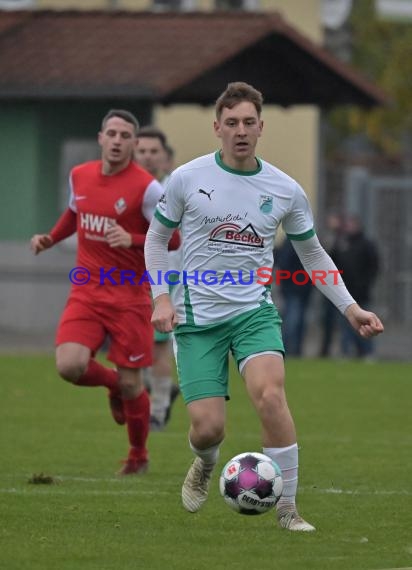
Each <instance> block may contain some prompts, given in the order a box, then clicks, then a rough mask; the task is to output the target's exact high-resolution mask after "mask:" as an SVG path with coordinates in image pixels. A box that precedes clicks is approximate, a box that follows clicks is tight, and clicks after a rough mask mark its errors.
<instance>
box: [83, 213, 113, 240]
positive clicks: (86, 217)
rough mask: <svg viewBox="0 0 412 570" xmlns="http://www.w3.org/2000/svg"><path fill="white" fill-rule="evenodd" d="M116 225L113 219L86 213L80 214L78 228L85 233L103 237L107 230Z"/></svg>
mask: <svg viewBox="0 0 412 570" xmlns="http://www.w3.org/2000/svg"><path fill="white" fill-rule="evenodd" d="M115 224H116V220H115V219H114V218H108V217H107V216H98V215H97V214H88V213H87V212H80V227H81V228H82V229H83V230H84V231H85V232H93V233H96V234H101V235H104V234H105V233H106V232H107V230H108V229H109V228H110V227H112V226H114V225H115Z"/></svg>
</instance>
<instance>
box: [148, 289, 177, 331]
mask: <svg viewBox="0 0 412 570" xmlns="http://www.w3.org/2000/svg"><path fill="white" fill-rule="evenodd" d="M154 304H155V308H154V311H153V315H152V325H153V326H154V327H155V329H156V330H158V331H159V332H163V333H167V332H172V330H173V329H174V328H175V326H176V325H177V315H176V311H175V308H174V307H173V305H172V303H171V301H170V297H169V295H167V294H165V295H159V297H157V299H155V302H154Z"/></svg>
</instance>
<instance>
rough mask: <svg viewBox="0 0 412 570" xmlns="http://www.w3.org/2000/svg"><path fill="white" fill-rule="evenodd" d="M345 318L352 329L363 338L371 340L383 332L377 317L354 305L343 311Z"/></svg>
mask: <svg viewBox="0 0 412 570" xmlns="http://www.w3.org/2000/svg"><path fill="white" fill-rule="evenodd" d="M345 317H346V318H347V319H348V321H349V322H350V324H351V325H352V327H353V328H354V329H355V331H357V332H358V333H359V334H360V335H361V336H363V337H364V338H371V337H372V336H376V335H378V334H380V333H382V332H383V330H384V327H383V324H382V323H381V321H380V319H379V317H377V316H376V315H375V313H372V312H371V311H365V310H364V309H362V308H361V307H359V305H357V304H356V303H354V304H353V305H350V306H349V307H348V308H347V309H346V311H345Z"/></svg>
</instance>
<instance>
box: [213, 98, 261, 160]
mask: <svg viewBox="0 0 412 570" xmlns="http://www.w3.org/2000/svg"><path fill="white" fill-rule="evenodd" d="M214 127H215V132H216V135H217V136H218V137H219V138H220V139H222V158H223V161H224V162H225V164H227V165H228V166H230V167H231V168H235V169H239V170H254V169H255V168H256V161H255V149H256V144H257V141H258V138H259V137H260V135H261V134H262V128H263V121H261V120H260V118H259V116H258V113H257V111H256V107H255V106H254V104H253V103H250V102H249V101H243V102H242V103H238V104H237V105H235V106H234V107H233V108H232V109H228V108H227V107H224V108H223V110H222V114H221V116H220V119H219V120H216V121H215V123H214Z"/></svg>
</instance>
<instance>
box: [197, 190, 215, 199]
mask: <svg viewBox="0 0 412 570" xmlns="http://www.w3.org/2000/svg"><path fill="white" fill-rule="evenodd" d="M198 192H199V194H205V196H207V197H208V198H209V200H210V201H212V198H211V196H210V195H211V194H212V192H214V190H211V191H210V192H206V190H203V188H199V190H198Z"/></svg>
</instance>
